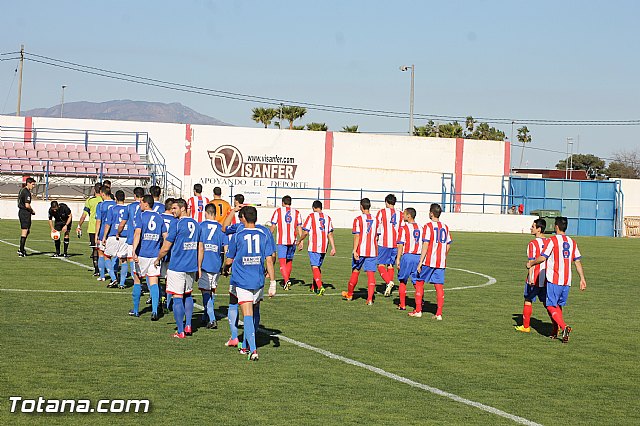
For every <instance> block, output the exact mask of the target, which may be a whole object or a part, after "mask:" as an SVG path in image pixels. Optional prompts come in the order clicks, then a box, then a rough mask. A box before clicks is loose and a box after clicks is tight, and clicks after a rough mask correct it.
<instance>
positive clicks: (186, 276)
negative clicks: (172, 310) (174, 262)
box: [167, 269, 196, 295]
mask: <svg viewBox="0 0 640 426" xmlns="http://www.w3.org/2000/svg"><path fill="white" fill-rule="evenodd" d="M195 280H196V273H195V272H176V271H172V270H171V269H169V270H168V271H167V293H169V294H180V295H182V294H191V292H192V291H193V282H194V281H195Z"/></svg>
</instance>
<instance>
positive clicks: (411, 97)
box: [400, 65, 416, 136]
mask: <svg viewBox="0 0 640 426" xmlns="http://www.w3.org/2000/svg"><path fill="white" fill-rule="evenodd" d="M409 68H411V92H410V94H409V136H413V79H414V75H415V71H416V66H415V65H402V66H401V67H400V71H407V70H409Z"/></svg>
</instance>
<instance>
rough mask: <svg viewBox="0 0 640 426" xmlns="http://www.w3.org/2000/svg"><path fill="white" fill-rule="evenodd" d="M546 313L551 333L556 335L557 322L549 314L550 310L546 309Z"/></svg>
mask: <svg viewBox="0 0 640 426" xmlns="http://www.w3.org/2000/svg"><path fill="white" fill-rule="evenodd" d="M547 314H549V319H550V320H551V335H552V336H557V335H558V323H557V322H555V321H554V319H553V316H552V315H551V311H549V310H547Z"/></svg>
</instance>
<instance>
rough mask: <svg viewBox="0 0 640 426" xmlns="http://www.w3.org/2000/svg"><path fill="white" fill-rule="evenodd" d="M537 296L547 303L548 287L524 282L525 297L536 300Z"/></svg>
mask: <svg viewBox="0 0 640 426" xmlns="http://www.w3.org/2000/svg"><path fill="white" fill-rule="evenodd" d="M536 297H537V298H538V300H540V301H541V302H542V303H546V301H547V288H546V287H538V286H537V285H529V284H527V283H524V298H525V299H527V300H531V301H532V302H535V301H536Z"/></svg>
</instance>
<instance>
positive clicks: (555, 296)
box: [545, 283, 571, 306]
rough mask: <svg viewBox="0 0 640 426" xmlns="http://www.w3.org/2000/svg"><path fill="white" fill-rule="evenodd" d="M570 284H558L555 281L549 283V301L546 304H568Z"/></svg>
mask: <svg viewBox="0 0 640 426" xmlns="http://www.w3.org/2000/svg"><path fill="white" fill-rule="evenodd" d="M570 288H571V287H570V286H568V285H557V284H553V283H547V303H546V305H545V306H564V305H566V304H567V298H568V297H569V289H570Z"/></svg>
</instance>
